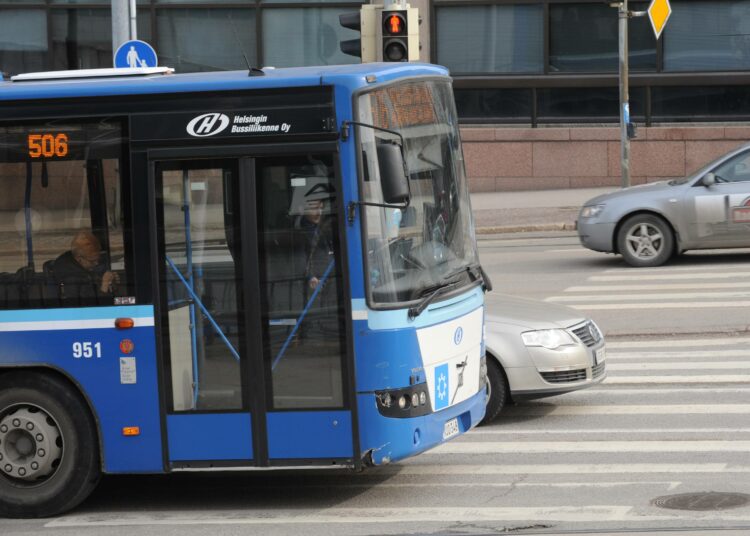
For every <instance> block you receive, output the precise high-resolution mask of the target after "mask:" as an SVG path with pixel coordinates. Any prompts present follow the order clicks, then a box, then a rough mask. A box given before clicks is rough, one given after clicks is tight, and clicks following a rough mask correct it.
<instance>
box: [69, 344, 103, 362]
mask: <svg viewBox="0 0 750 536" xmlns="http://www.w3.org/2000/svg"><path fill="white" fill-rule="evenodd" d="M73 357H74V358H75V359H81V358H83V359H92V358H96V359H99V358H101V357H102V343H100V342H74V343H73Z"/></svg>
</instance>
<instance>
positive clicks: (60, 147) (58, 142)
mask: <svg viewBox="0 0 750 536" xmlns="http://www.w3.org/2000/svg"><path fill="white" fill-rule="evenodd" d="M27 140H28V150H29V158H34V159H36V158H55V157H57V158H65V157H66V156H68V135H67V134H65V133H63V132H59V133H43V134H29V135H28V138H27Z"/></svg>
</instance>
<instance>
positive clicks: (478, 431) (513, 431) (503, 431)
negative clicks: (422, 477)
mask: <svg viewBox="0 0 750 536" xmlns="http://www.w3.org/2000/svg"><path fill="white" fill-rule="evenodd" d="M582 434H750V428H576V429H571V428H564V429H560V430H554V429H551V428H543V429H539V428H534V429H533V430H523V429H519V428H507V427H505V428H503V427H501V428H498V429H496V430H495V429H489V430H488V429H487V427H486V426H485V427H482V428H475V429H474V430H472V431H470V432H469V434H468V435H467V436H466V437H476V436H483V435H488V436H493V435H512V436H519V435H582Z"/></svg>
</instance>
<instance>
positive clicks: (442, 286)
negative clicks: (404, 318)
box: [409, 281, 458, 320]
mask: <svg viewBox="0 0 750 536" xmlns="http://www.w3.org/2000/svg"><path fill="white" fill-rule="evenodd" d="M456 285H458V281H446V282H444V283H438V284H437V285H430V286H429V287H425V288H423V289H422V291H421V292H420V293H419V297H422V301H420V302H419V303H418V304H417V305H415V306H413V307H409V320H414V319H415V318H417V317H418V316H419V315H421V314H422V313H423V312H424V310H425V309H427V306H428V305H430V304H431V303H432V302H433V301H434V300H435V298H437V297H438V296H440V295H441V294H444V293H445V292H447V291H449V290H451V289H453V288H454V287H455V286H456ZM423 296H424V297H423Z"/></svg>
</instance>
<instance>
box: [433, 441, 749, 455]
mask: <svg viewBox="0 0 750 536" xmlns="http://www.w3.org/2000/svg"><path fill="white" fill-rule="evenodd" d="M748 451H750V441H737V440H731V441H730V440H727V441H716V440H700V441H689V440H688V441H662V440H658V441H632V440H627V441H450V442H448V443H445V444H443V445H440V446H439V447H435V448H434V449H431V450H428V451H427V452H425V453H423V454H422V455H423V456H425V455H427V456H430V455H440V454H517V453H521V452H522V453H524V454H550V453H563V452H585V453H588V454H596V453H603V452H606V453H613V452H616V453H621V452H661V453H666V452H669V453H674V452H748Z"/></svg>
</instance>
